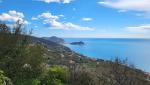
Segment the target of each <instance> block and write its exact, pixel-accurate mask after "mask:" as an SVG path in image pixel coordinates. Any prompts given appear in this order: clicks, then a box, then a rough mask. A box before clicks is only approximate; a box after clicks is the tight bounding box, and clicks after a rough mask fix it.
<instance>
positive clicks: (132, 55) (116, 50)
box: [65, 38, 150, 72]
mask: <svg viewBox="0 0 150 85" xmlns="http://www.w3.org/2000/svg"><path fill="white" fill-rule="evenodd" d="M65 41H66V42H68V43H69V42H77V41H83V42H84V43H85V45H83V46H79V45H69V44H67V45H66V46H68V47H69V48H70V49H72V50H73V51H75V52H77V53H80V54H83V55H85V56H88V57H92V58H99V59H104V60H110V59H114V58H115V57H119V58H121V59H126V58H127V59H128V62H129V63H130V64H134V65H135V66H136V67H137V68H139V69H142V70H144V71H148V72H150V39H121V38H120V39H119V38H116V39H115V38H112V39H109V38H106V39H105V38H65Z"/></svg>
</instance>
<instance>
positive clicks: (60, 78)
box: [41, 65, 69, 85]
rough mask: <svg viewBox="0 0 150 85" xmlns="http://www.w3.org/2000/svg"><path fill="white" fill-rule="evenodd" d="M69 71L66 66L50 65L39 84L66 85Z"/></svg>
mask: <svg viewBox="0 0 150 85" xmlns="http://www.w3.org/2000/svg"><path fill="white" fill-rule="evenodd" d="M68 79H69V71H68V69H67V68H63V67H60V66H57V65H55V66H52V67H51V68H49V70H48V72H47V74H46V76H45V77H44V78H43V79H42V82H41V85H67V83H68Z"/></svg>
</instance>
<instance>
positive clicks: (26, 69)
mask: <svg viewBox="0 0 150 85" xmlns="http://www.w3.org/2000/svg"><path fill="white" fill-rule="evenodd" d="M43 52H44V47H42V46H41V45H39V44H32V43H31V41H30V36H29V34H26V33H24V32H23V28H22V24H19V21H18V22H17V23H16V24H15V25H14V27H13V28H10V27H8V26H7V25H6V24H0V69H2V70H3V71H4V72H5V73H6V75H7V76H8V77H9V78H11V80H12V82H13V83H14V84H15V85H26V84H24V83H25V82H29V81H31V80H33V81H35V80H36V79H38V78H39V77H40V76H41V75H42V74H43V71H44V69H45V63H46V61H45V58H44V56H43V54H44V53H43ZM28 85H29V84H28ZM31 85H33V84H31Z"/></svg>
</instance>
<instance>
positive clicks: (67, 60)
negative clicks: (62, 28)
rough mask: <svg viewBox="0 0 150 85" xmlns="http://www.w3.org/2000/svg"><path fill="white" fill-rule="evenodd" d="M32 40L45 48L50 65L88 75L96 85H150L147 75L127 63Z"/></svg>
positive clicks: (50, 42) (43, 40) (48, 42)
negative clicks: (116, 84) (96, 57)
mask: <svg viewBox="0 0 150 85" xmlns="http://www.w3.org/2000/svg"><path fill="white" fill-rule="evenodd" d="M32 40H33V41H34V43H40V44H41V45H43V46H44V47H45V49H46V52H45V55H46V58H47V59H48V64H49V65H60V66H65V67H68V68H70V70H74V71H76V70H78V71H79V72H82V71H83V72H85V73H88V74H90V76H91V77H92V79H93V82H94V85H106V84H107V83H108V84H111V83H112V84H113V83H114V81H115V80H116V81H117V82H120V84H119V83H118V85H129V84H128V83H127V84H121V82H124V81H125V82H129V83H134V84H130V85H150V82H148V81H147V80H146V78H147V75H145V73H144V72H143V71H141V70H138V69H136V68H134V67H132V66H129V65H127V62H126V63H122V62H121V61H120V60H117V59H116V60H115V62H113V61H104V60H102V59H92V58H89V57H87V56H84V55H81V54H78V53H75V52H74V51H72V50H70V49H69V48H68V47H66V46H63V45H60V44H57V43H54V42H52V41H48V40H45V39H42V38H36V37H33V38H32ZM77 73H78V72H77ZM78 74H80V73H78ZM76 75H77V74H76ZM78 77H79V75H78ZM77 84H78V83H77ZM73 85H75V84H73Z"/></svg>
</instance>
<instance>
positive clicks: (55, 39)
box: [43, 36, 65, 44]
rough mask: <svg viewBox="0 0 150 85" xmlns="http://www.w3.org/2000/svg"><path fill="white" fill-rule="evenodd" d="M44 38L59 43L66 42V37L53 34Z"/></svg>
mask: <svg viewBox="0 0 150 85" xmlns="http://www.w3.org/2000/svg"><path fill="white" fill-rule="evenodd" d="M43 39H45V40H48V41H52V42H55V43H58V44H63V43H65V41H64V39H62V38H58V37H56V36H52V37H43Z"/></svg>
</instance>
